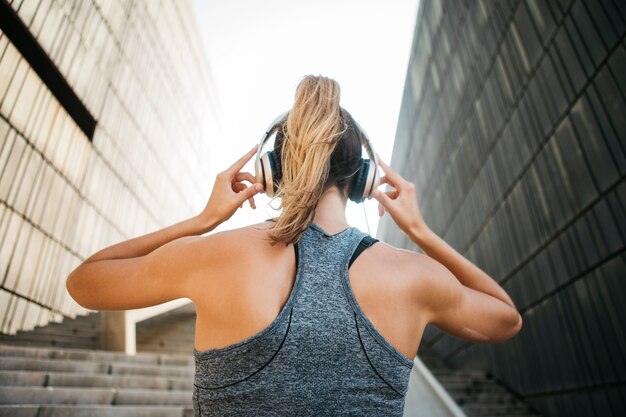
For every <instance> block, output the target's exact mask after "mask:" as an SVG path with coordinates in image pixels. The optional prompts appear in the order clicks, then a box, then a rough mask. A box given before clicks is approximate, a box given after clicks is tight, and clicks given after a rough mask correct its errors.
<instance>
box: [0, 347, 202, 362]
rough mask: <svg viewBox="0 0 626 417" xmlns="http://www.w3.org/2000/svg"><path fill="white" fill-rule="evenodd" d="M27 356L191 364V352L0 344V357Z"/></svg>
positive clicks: (192, 359) (192, 360)
mask: <svg viewBox="0 0 626 417" xmlns="http://www.w3.org/2000/svg"><path fill="white" fill-rule="evenodd" d="M7 356H11V357H28V358H41V359H71V360H85V361H101V362H109V361H115V362H132V363H146V364H155V365H157V364H162V365H181V366H193V365H194V358H193V355H192V352H190V354H188V355H181V354H155V353H138V354H136V355H127V354H125V353H123V352H108V351H93V350H88V349H71V348H65V349H61V348H51V347H30V346H29V347H25V346H14V345H2V344H0V358H1V357H7Z"/></svg>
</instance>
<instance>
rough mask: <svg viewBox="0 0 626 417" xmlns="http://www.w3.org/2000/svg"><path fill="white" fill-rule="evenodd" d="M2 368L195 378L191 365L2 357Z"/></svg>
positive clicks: (8, 369)
mask: <svg viewBox="0 0 626 417" xmlns="http://www.w3.org/2000/svg"><path fill="white" fill-rule="evenodd" d="M0 370H4V371H46V372H73V373H81V374H112V375H141V376H163V377H179V378H185V377H187V378H193V376H194V369H193V367H190V366H176V365H152V364H134V363H129V362H94V361H75V360H61V361H60V360H55V359H31V358H7V357H0Z"/></svg>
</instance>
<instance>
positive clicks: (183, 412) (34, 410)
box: [0, 405, 193, 417]
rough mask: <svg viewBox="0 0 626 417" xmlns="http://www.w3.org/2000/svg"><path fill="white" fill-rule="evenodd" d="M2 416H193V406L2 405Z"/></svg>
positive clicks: (0, 407)
mask: <svg viewBox="0 0 626 417" xmlns="http://www.w3.org/2000/svg"><path fill="white" fill-rule="evenodd" d="M0 417H193V410H192V409H191V407H180V406H161V407H147V406H96V405H87V406H85V405H74V406H72V405H43V406H38V405H0Z"/></svg>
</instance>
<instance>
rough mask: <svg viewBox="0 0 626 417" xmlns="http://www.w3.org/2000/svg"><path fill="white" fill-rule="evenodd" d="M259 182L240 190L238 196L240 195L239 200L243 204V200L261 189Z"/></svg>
mask: <svg viewBox="0 0 626 417" xmlns="http://www.w3.org/2000/svg"><path fill="white" fill-rule="evenodd" d="M261 188H262V187H261V184H254V185H251V186H249V187H246V188H245V189H244V190H243V191H241V192H240V193H239V194H238V196H240V198H241V200H239V201H241V204H242V205H243V203H245V201H246V200H247V199H249V198H252V196H254V195H255V194H256V193H258V192H259V191H261Z"/></svg>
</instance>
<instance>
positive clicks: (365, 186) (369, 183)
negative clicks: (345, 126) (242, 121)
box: [254, 109, 380, 203]
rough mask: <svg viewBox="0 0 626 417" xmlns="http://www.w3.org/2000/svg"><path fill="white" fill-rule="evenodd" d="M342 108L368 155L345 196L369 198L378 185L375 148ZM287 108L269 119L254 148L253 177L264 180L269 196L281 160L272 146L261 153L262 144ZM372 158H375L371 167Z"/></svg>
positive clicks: (273, 190)
mask: <svg viewBox="0 0 626 417" xmlns="http://www.w3.org/2000/svg"><path fill="white" fill-rule="evenodd" d="M341 112H342V113H344V112H345V114H346V115H347V116H348V117H347V119H348V123H351V122H352V123H354V125H355V126H354V127H355V128H356V133H357V135H358V136H359V138H360V140H361V145H362V146H364V147H365V150H366V151H367V153H368V155H369V157H370V159H363V158H361V161H360V162H359V169H358V170H357V171H356V173H355V174H354V176H353V177H352V182H351V183H350V189H349V194H348V197H349V198H350V200H352V201H354V202H355V203H361V202H362V201H363V200H365V199H366V198H367V199H371V198H372V192H373V191H374V190H375V189H376V188H377V187H378V186H379V185H380V171H379V168H378V157H377V156H376V152H374V148H373V147H372V144H371V143H370V140H369V138H368V136H367V134H366V133H365V131H364V130H363V129H361V126H360V125H359V124H358V123H357V122H356V120H354V118H352V116H351V115H350V114H349V113H348V112H347V111H345V110H344V109H341ZM288 114H289V111H286V112H284V113H283V114H281V115H280V116H278V117H277V118H276V119H274V120H273V121H272V123H271V124H270V125H269V127H268V128H267V129H266V131H265V133H264V134H263V137H262V138H261V141H260V142H259V147H258V149H257V154H256V159H255V162H254V171H255V175H256V181H257V182H260V183H261V184H263V190H264V191H265V193H266V194H267V195H268V197H274V196H275V195H276V192H277V190H278V184H279V182H280V179H281V178H282V166H281V161H280V155H277V154H276V152H274V150H270V151H268V152H266V153H265V154H264V155H262V156H261V151H262V148H263V145H264V144H265V142H267V140H268V139H269V137H270V136H271V135H272V133H274V132H275V131H276V130H277V129H278V128H279V127H280V126H281V125H282V124H283V123H285V122H286V121H287V115H288ZM371 161H374V166H373V167H372V164H371Z"/></svg>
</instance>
